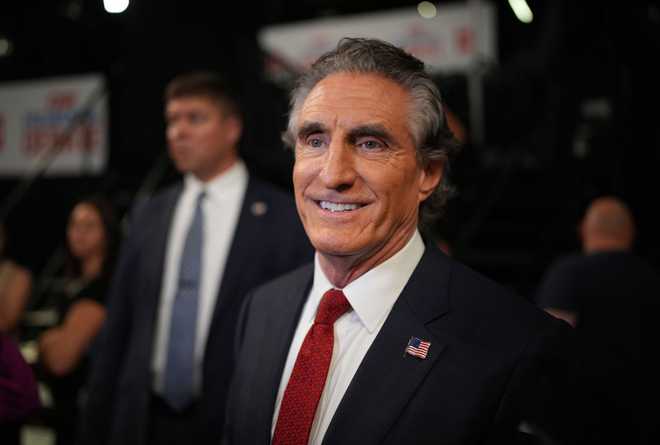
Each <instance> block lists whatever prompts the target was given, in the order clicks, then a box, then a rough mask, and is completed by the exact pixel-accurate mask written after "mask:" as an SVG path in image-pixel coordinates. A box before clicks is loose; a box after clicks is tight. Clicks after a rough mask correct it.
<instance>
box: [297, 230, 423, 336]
mask: <svg viewBox="0 0 660 445" xmlns="http://www.w3.org/2000/svg"><path fill="white" fill-rule="evenodd" d="M424 249H425V247H424V241H422V237H421V235H420V234H419V231H418V230H415V233H414V234H413V236H412V237H411V238H410V240H408V243H406V245H405V246H404V247H403V249H401V250H399V251H398V252H397V253H396V254H394V255H393V256H392V257H390V258H388V259H387V260H386V261H384V262H383V263H381V264H379V265H378V266H376V267H374V268H373V269H371V270H369V271H368V272H367V273H365V274H364V275H362V276H360V277H358V278H357V279H355V280H354V281H352V282H350V283H349V284H348V285H347V286H346V287H345V288H344V289H342V290H343V292H344V295H346V299H348V302H349V303H350V304H351V307H352V308H353V311H355V314H356V315H357V317H358V318H359V319H360V321H361V322H362V324H363V325H364V326H365V327H366V329H367V330H368V331H369V333H373V332H374V331H375V330H376V329H378V327H379V326H380V325H381V324H382V323H383V321H384V320H385V317H387V315H388V314H389V313H390V310H391V309H392V306H393V305H394V303H395V302H396V300H397V298H398V297H399V295H400V294H401V291H402V290H403V288H404V287H405V285H406V283H407V282H408V280H409V279H410V277H411V275H412V273H413V271H414V270H415V267H417V264H418V263H419V260H420V259H421V258H422V255H423V254H424ZM333 287H334V286H333V285H332V283H330V280H328V278H327V277H326V276H325V273H324V272H323V270H322V269H321V266H320V264H319V256H318V253H317V254H316V256H315V258H314V284H313V285H312V292H311V293H310V298H312V299H314V301H310V303H311V304H312V306H313V307H314V310H313V311H311V317H312V319H313V318H314V316H315V314H316V308H317V307H318V304H319V302H320V301H321V297H322V296H323V294H324V293H325V292H326V291H328V290H329V289H332V288H333Z"/></svg>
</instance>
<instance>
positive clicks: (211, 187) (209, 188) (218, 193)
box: [183, 159, 248, 200]
mask: <svg viewBox="0 0 660 445" xmlns="http://www.w3.org/2000/svg"><path fill="white" fill-rule="evenodd" d="M247 177H248V172H247V168H246V167H245V164H244V163H243V161H242V160H240V159H239V160H237V161H236V163H234V165H232V166H231V167H229V169H228V170H226V171H224V172H222V173H221V174H219V175H218V176H216V177H215V178H213V179H211V180H210V181H208V182H202V181H200V180H199V179H197V178H196V177H195V175H193V174H192V173H188V174H186V175H185V176H184V178H183V189H184V193H186V194H192V195H193V196H197V194H198V193H199V192H200V191H202V190H205V191H206V196H207V198H210V199H212V200H219V199H223V198H225V197H226V196H227V194H228V193H230V192H232V191H234V190H237V189H238V188H239V186H240V185H241V184H243V183H244V182H245V181H247Z"/></svg>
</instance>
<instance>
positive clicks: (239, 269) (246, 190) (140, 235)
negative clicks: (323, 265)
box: [80, 71, 312, 445]
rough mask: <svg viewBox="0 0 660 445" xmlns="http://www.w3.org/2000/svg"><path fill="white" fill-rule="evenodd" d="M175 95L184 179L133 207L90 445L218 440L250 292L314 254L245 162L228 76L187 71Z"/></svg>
mask: <svg viewBox="0 0 660 445" xmlns="http://www.w3.org/2000/svg"><path fill="white" fill-rule="evenodd" d="M164 96H165V97H164V99H165V121H166V139H167V143H168V148H169V155H170V158H171V159H172V161H173V162H174V164H175V166H176V168H177V170H178V171H179V172H180V173H181V174H182V175H183V181H182V182H178V183H176V184H175V185H173V186H170V187H168V188H167V189H165V190H163V191H161V192H160V193H157V194H156V195H154V196H153V197H152V198H151V199H150V200H148V201H147V202H145V203H143V204H142V205H141V206H138V207H137V209H136V210H134V211H133V212H132V213H133V214H132V215H131V222H130V228H129V233H128V237H127V239H126V241H125V243H124V246H123V247H122V254H121V257H120V260H119V264H118V266H117V273H116V275H115V278H114V279H113V285H112V290H111V293H110V296H109V305H108V308H109V313H108V320H107V323H106V325H105V327H104V329H103V334H102V336H101V339H102V341H101V343H100V344H99V346H100V348H99V360H98V361H97V362H96V363H95V366H94V371H93V373H92V378H91V381H90V392H89V400H88V402H89V403H88V404H87V406H86V409H85V415H84V418H83V421H82V423H81V427H82V434H81V437H80V441H81V443H84V444H89V445H92V444H94V445H96V444H106V443H107V444H113V445H129V444H138V445H143V444H147V443H151V444H159V445H160V444H186V445H187V444H191V443H194V444H198V445H204V444H213V445H216V444H218V443H219V441H220V438H221V435H222V426H223V421H224V407H225V399H226V394H227V390H228V386H229V379H230V376H231V372H232V369H233V361H232V354H231V351H232V350H233V346H234V331H235V322H236V318H237V317H238V310H239V308H240V306H241V303H242V301H243V297H244V295H245V294H246V293H247V292H248V290H249V289H250V288H252V287H253V286H256V285H258V284H261V283H263V282H265V281H267V280H269V279H271V278H274V277H276V276H278V275H280V274H282V273H284V272H286V271H288V270H291V269H293V268H295V267H296V266H298V265H300V264H303V263H305V262H307V261H309V260H310V259H311V258H312V249H311V246H310V245H309V242H308V240H307V237H306V236H305V234H304V232H303V229H302V225H301V223H300V221H299V219H298V216H297V214H296V210H295V206H294V203H293V198H292V197H291V196H289V195H288V194H287V193H285V192H284V191H282V190H279V189H277V188H276V187H275V186H273V185H270V184H268V183H266V182H263V181H261V180H259V179H258V178H256V177H255V176H254V175H251V174H250V173H249V172H248V169H247V166H246V165H245V163H244V162H243V161H242V159H241V158H240V156H239V152H238V144H239V140H240V138H241V133H242V128H243V116H242V114H241V112H240V109H239V103H238V100H237V98H236V97H235V94H234V92H233V90H232V89H231V88H230V87H229V86H228V84H227V83H226V82H225V80H224V79H223V78H222V77H221V76H220V75H219V74H218V73H214V72H207V71H203V72H192V73H184V74H181V75H179V76H176V77H175V78H174V79H173V80H172V81H171V82H170V83H169V84H168V85H167V87H166V89H165V95H164ZM282 155H283V156H285V155H286V153H285V152H284V151H283V152H282Z"/></svg>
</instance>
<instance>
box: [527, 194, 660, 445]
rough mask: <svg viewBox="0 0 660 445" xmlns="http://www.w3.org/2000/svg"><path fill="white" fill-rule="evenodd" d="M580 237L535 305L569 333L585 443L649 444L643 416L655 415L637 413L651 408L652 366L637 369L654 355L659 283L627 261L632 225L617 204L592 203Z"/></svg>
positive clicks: (649, 426) (644, 266) (638, 263)
mask: <svg viewBox="0 0 660 445" xmlns="http://www.w3.org/2000/svg"><path fill="white" fill-rule="evenodd" d="M579 235H580V239H581V242H582V252H581V253H580V254H574V255H569V256H566V257H562V258H560V259H559V260H557V261H556V262H555V263H554V264H552V265H551V266H550V267H549V269H548V270H547V271H546V273H545V274H544V277H543V279H542V282H541V284H540V286H539V288H538V290H537V294H536V296H535V299H536V304H537V305H538V306H539V307H541V308H543V309H544V310H546V311H547V312H548V313H550V314H552V315H553V316H555V317H557V318H560V319H563V320H565V321H566V322H568V323H569V324H570V325H571V326H573V327H574V328H575V330H576V333H577V342H578V344H577V347H578V354H579V373H580V374H581V375H580V377H581V379H582V380H583V384H582V388H583V389H584V391H585V397H586V403H587V406H588V407H589V408H587V409H583V410H582V413H581V415H582V416H583V417H584V423H585V425H586V426H587V430H588V431H589V435H588V437H587V438H586V439H585V443H617V444H618V443H631V444H633V443H634V444H637V443H652V441H646V442H645V441H644V440H646V439H643V437H647V438H648V437H650V436H651V435H654V436H655V437H656V439H657V426H656V425H657V419H646V420H645V416H647V415H651V413H653V412H656V413H657V409H655V408H653V409H644V407H645V403H646V402H645V400H646V401H647V402H648V403H649V406H648V407H649V408H650V403H653V401H652V398H651V397H650V395H651V394H656V395H657V387H658V385H657V384H656V383H653V382H655V381H657V375H655V376H652V374H655V372H653V373H651V372H650V370H651V369H654V368H653V367H652V366H645V367H644V369H642V367H641V366H640V364H641V362H640V360H642V355H641V354H642V353H645V354H648V357H651V354H655V350H657V346H658V344H657V340H658V328H657V325H658V323H657V321H656V320H654V319H653V318H656V317H657V313H658V308H659V305H658V302H659V300H660V276H659V275H658V272H657V270H655V269H654V268H653V267H652V266H651V265H649V264H648V263H646V262H645V261H644V260H642V259H641V258H639V257H637V256H636V255H635V254H634V253H633V244H634V240H635V221H634V219H633V215H632V212H631V211H630V209H629V208H628V207H627V206H626V204H625V203H624V202H623V201H622V200H620V199H618V198H616V197H613V196H603V197H599V198H597V199H595V200H593V201H592V202H591V203H590V205H589V206H588V208H587V210H586V212H585V215H584V217H583V219H582V221H581V224H580V228H579ZM644 344H647V345H648V346H647V347H644ZM640 348H641V349H640ZM645 375H646V376H649V378H648V379H646V381H644V376H645ZM651 430H656V431H655V432H652V431H651ZM640 440H642V442H640ZM654 440H655V439H654ZM656 443H657V442H656Z"/></svg>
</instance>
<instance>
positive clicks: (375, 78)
mask: <svg viewBox="0 0 660 445" xmlns="http://www.w3.org/2000/svg"><path fill="white" fill-rule="evenodd" d="M291 103H292V110H291V115H290V120H289V127H288V132H287V135H286V138H285V139H286V140H287V141H288V142H289V143H290V145H292V146H294V147H295V166H294V172H293V182H294V189H295V198H296V205H297V207H298V213H299V214H300V216H301V219H302V222H303V226H304V227H305V231H306V232H307V235H308V236H309V238H310V240H311V242H312V245H313V246H314V247H315V249H316V256H315V262H314V264H309V265H307V266H304V267H302V268H300V269H298V270H296V271H294V272H292V273H290V274H287V275H285V276H284V277H281V278H279V279H277V280H275V281H273V282H271V283H269V284H267V285H265V286H262V287H260V288H259V289H257V290H255V291H254V292H251V294H250V296H249V297H248V299H247V300H246V303H245V306H244V309H243V312H242V314H241V316H240V319H239V330H238V334H237V338H238V339H239V341H238V343H237V347H238V351H237V357H238V359H237V365H236V366H237V367H236V371H235V373H234V376H235V378H234V380H233V383H232V386H231V391H230V397H229V402H228V405H227V424H226V426H225V440H226V442H227V443H230V444H268V443H269V442H271V440H272V443H273V444H275V445H280V444H287V445H294V444H307V443H311V444H321V443H324V444H358V443H359V444H375V443H388V444H403V443H414V444H420V443H443V444H475V443H495V444H509V443H516V441H517V440H518V439H519V438H521V432H520V430H521V429H527V430H529V428H528V427H529V426H530V425H531V426H534V427H535V428H534V430H535V431H540V430H541V428H543V427H544V428H543V431H545V433H555V430H551V429H548V427H547V426H546V425H544V424H543V419H541V418H539V417H538V413H539V410H538V407H539V405H541V404H543V403H544V401H546V400H547V399H548V397H549V396H548V392H551V391H552V390H553V389H554V386H553V383H554V381H553V378H554V372H555V371H559V370H560V368H561V366H562V365H563V363H562V362H561V354H562V353H563V351H565V349H564V347H563V343H564V341H565V340H564V335H570V333H571V332H570V328H569V327H568V326H567V325H566V324H565V323H563V322H561V321H558V320H555V319H554V318H552V317H550V316H548V315H547V314H545V313H544V312H543V311H541V310H539V309H537V308H535V307H534V306H533V305H531V304H529V303H528V302H526V301H525V300H524V299H522V298H520V297H517V296H514V295H511V294H510V293H509V292H508V291H506V290H505V289H504V288H502V287H500V286H498V285H497V284H495V283H493V282H491V281H490V280H488V279H487V278H484V277H483V276H480V275H479V274H477V273H476V272H474V271H472V270H470V269H468V268H467V267H465V266H463V265H461V264H459V263H458V262H456V261H454V260H452V259H451V258H449V257H447V256H446V255H445V254H443V253H442V252H440V251H439V249H437V248H436V247H435V246H434V245H433V244H425V242H424V241H423V240H422V238H421V235H420V232H419V231H418V228H417V227H418V223H419V219H420V213H421V215H422V216H423V217H427V216H429V215H430V214H431V213H432V212H433V211H434V210H438V209H439V208H441V206H442V205H443V204H444V201H445V200H446V198H447V194H448V189H449V185H448V178H447V169H448V167H449V162H450V159H451V158H453V157H454V155H455V154H456V152H457V145H456V143H455V142H454V139H453V137H452V134H451V132H450V131H449V130H448V127H447V121H446V118H445V115H444V113H443V105H442V101H441V98H440V94H439V92H438V90H437V87H436V86H435V84H434V83H433V81H432V80H431V79H430V78H429V76H428V75H427V74H426V73H425V72H424V65H423V63H422V62H420V61H419V60H417V59H416V58H414V57H412V56H411V55H409V54H407V53H405V52H404V51H402V50H401V49H399V48H397V47H394V46H392V45H390V44H387V43H385V42H381V41H378V40H371V39H343V40H342V41H340V43H339V45H338V47H337V48H336V49H335V50H333V51H331V52H329V53H327V54H325V55H324V56H322V57H321V58H320V59H319V60H318V61H317V62H316V63H314V65H312V67H311V69H310V70H309V71H308V72H307V73H305V74H304V75H303V76H302V77H301V79H300V80H299V82H298V84H297V87H296V89H295V90H294V92H293V94H292V102H291ZM523 422H524V423H523Z"/></svg>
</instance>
